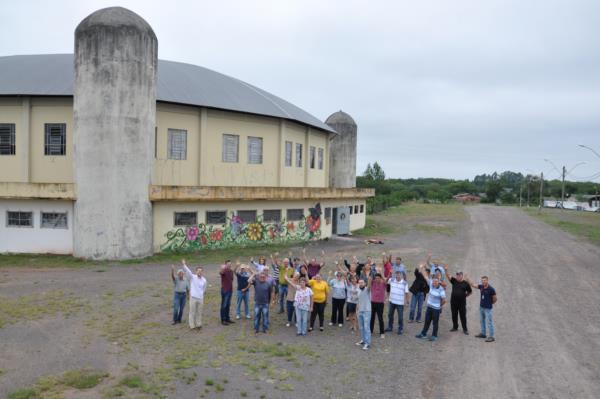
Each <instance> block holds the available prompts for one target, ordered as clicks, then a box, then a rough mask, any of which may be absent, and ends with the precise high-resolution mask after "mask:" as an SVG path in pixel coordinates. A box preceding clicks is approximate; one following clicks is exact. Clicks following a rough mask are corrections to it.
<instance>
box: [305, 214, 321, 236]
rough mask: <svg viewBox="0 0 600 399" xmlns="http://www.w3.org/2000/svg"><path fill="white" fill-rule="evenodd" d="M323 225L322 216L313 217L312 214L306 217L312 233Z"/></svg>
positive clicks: (308, 227) (307, 225)
mask: <svg viewBox="0 0 600 399" xmlns="http://www.w3.org/2000/svg"><path fill="white" fill-rule="evenodd" d="M319 227H321V218H319V217H317V218H313V217H312V216H307V217H306V228H307V230H308V231H310V232H311V233H314V232H316V231H317V230H319Z"/></svg>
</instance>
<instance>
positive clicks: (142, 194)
mask: <svg viewBox="0 0 600 399" xmlns="http://www.w3.org/2000/svg"><path fill="white" fill-rule="evenodd" d="M157 53H158V41H157V39H156V35H155V34H154V31H153V30H152V28H151V27H150V25H149V24H148V23H147V22H146V21H144V20H143V19H142V18H141V17H140V16H139V15H137V14H135V13H133V12H132V11H129V10H127V9H125V8H121V7H111V8H105V9H102V10H98V11H96V12H94V13H93V14H91V15H89V16H88V17H87V18H85V19H84V20H83V21H81V23H80V24H79V25H78V26H77V28H76V29H75V87H74V104H73V118H74V146H75V150H74V153H75V164H74V165H75V183H76V189H77V200H76V202H75V217H74V234H73V236H74V238H73V240H74V242H73V248H74V255H75V256H79V257H84V258H92V259H128V258H136V257H143V256H147V255H150V254H152V204H151V203H150V200H149V185H150V183H151V174H152V168H153V151H152V148H153V137H154V126H155V123H156V68H157Z"/></svg>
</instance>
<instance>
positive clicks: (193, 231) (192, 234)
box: [186, 226, 200, 241]
mask: <svg viewBox="0 0 600 399" xmlns="http://www.w3.org/2000/svg"><path fill="white" fill-rule="evenodd" d="M199 232H200V230H199V229H198V227H195V226H194V227H190V228H188V230H187V232H186V237H187V239H188V241H196V239H197V238H198V233H199Z"/></svg>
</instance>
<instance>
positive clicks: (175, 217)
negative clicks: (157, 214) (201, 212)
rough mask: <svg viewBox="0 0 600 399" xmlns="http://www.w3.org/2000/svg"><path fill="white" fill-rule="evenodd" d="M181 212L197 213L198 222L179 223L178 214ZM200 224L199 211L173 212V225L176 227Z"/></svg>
mask: <svg viewBox="0 0 600 399" xmlns="http://www.w3.org/2000/svg"><path fill="white" fill-rule="evenodd" d="M181 213H189V214H192V213H193V214H194V215H196V223H189V224H177V215H178V214H181ZM197 225H198V212H196V211H182V212H173V226H174V227H187V226H197Z"/></svg>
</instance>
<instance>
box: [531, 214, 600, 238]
mask: <svg viewBox="0 0 600 399" xmlns="http://www.w3.org/2000/svg"><path fill="white" fill-rule="evenodd" d="M522 209H523V210H524V211H525V212H526V213H527V214H529V215H530V216H533V217H535V218H537V219H539V220H541V221H543V222H544V223H547V224H549V225H551V226H555V227H558V228H559V229H561V230H564V231H566V232H568V233H571V234H573V235H574V236H577V237H581V238H584V239H586V240H588V241H589V242H591V243H593V244H595V245H600V213H597V212H582V211H572V210H561V209H550V208H544V209H542V212H541V213H540V212H538V210H537V209H535V208H522Z"/></svg>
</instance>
